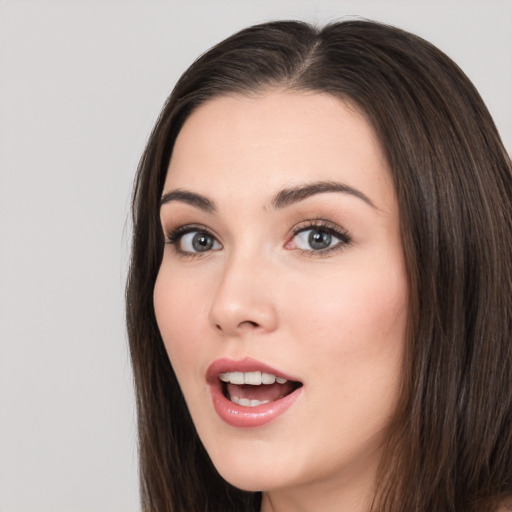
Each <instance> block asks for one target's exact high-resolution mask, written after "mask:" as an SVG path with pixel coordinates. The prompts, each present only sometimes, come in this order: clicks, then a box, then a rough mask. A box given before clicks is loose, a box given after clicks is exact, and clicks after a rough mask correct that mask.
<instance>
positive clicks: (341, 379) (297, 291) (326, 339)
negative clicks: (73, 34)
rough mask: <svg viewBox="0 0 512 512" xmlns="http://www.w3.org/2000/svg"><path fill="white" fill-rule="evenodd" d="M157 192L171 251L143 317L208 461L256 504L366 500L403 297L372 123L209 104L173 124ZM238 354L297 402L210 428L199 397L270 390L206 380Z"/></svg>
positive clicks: (271, 104) (300, 98)
mask: <svg viewBox="0 0 512 512" xmlns="http://www.w3.org/2000/svg"><path fill="white" fill-rule="evenodd" d="M318 183H321V185H320V186H318ZM311 184H317V186H315V187H310V185H311ZM333 184H336V185H333ZM308 187H309V188H308ZM289 189H294V190H295V192H292V193H289V194H284V193H283V190H289ZM176 191H180V193H178V194H177V193H176ZM183 191H186V192H187V193H188V195H187V194H183V193H181V192H183ZM297 191H298V192H297ZM163 195H164V197H165V201H164V202H163V204H162V207H161V220H162V226H163V229H164V232H165V236H166V237H167V238H168V237H169V234H171V240H170V242H171V243H167V244H166V245H165V248H164V254H163V259H162V264H161V267H160V270H159V274H158V278H157V281H156V285H155V290H154V304H155V312H156V317H157V322H158V326H159V329H160V332H161V334H162V337H163V340H164V342H165V345H166V348H167V352H168V354H169V358H170V360H171V363H172V365H173V368H174V371H175V372H176V376H177V378H178V381H179V383H180V386H181V388H182V391H183V394H184V396H185V400H186V402H187V405H188V407H189V410H190V413H191V415H192V418H193V420H194V423H195V425H196V428H197V431H198V434H199V436H200V438H201V441H202V442H203V444H204V446H205V448H206V450H207V451H208V453H209V455H210V457H211V459H212V461H213V463H214V465H215V466H216V468H217V470H218V471H219V472H220V474H221V475H222V476H223V477H224V478H225V479H226V480H227V481H229V482H230V483H232V484H233V485H235V486H237V487H239V488H242V489H245V490H251V491H259V490H263V492H264V495H263V503H262V512H271V511H273V512H292V511H293V512H312V511H315V512H317V511H318V510H321V511H322V512H334V511H336V512H359V511H363V510H365V509H367V508H368V504H369V500H371V497H372V495H373V492H374V482H375V474H376V469H377V466H378V463H379V460H380V456H381V449H382V442H383V439H384V435H385V431H386V428H387V427H388V425H389V421H390V418H391V416H392V414H393V411H394V409H395V406H396V397H397V393H398V391H397V390H398V386H399V381H400V375H401V366H402V358H403V351H404V346H405V330H406V321H407V304H408V296H407V293H408V289H407V279H406V272H405V266H404V259H403V252H402V245H401V239H400V229H399V217H398V206H397V199H396V195H395V191H394V187H393V184H392V179H391V176H390V172H389V169H388V166H387V163H386V161H385V159H384V157H383V154H382V150H381V148H380V145H379V143H378V141H377V139H376V136H375V134H374V132H373V130H372V128H371V127H370V125H369V124H368V122H367V121H366V120H365V118H364V116H363V115H362V114H361V113H359V112H358V110H357V109H356V108H354V107H353V106H351V105H347V104H344V103H342V102H341V101H340V100H338V99H336V98H334V97H332V96H330V95H327V94H319V93H292V92H286V91H278V90H271V91H267V92H265V93H262V94H259V95H255V96H251V97H249V96H236V97H235V96H226V97H220V98H216V99H213V100H210V101H209V102H207V103H205V104H203V105H201V106H200V107H199V108H198V109H197V110H196V111H195V112H194V113H193V114H192V115H191V116H190V118H189V119H188V120H187V121H186V123H185V124H184V126H183V128H182V130H181V132H180V134H179V136H178V138H177V141H176V144H175V147H174V151H173V155H172V158H171V162H170V165H169V170H168V173H167V177H166V180H165V185H164V191H163ZM205 199H206V200H207V201H204V200H205ZM177 229H178V232H176V230H177ZM247 358H251V360H253V361H256V363H254V362H253V363H251V364H252V365H253V366H254V365H256V366H257V365H258V364H262V365H263V364H265V365H268V366H269V367H271V368H273V369H276V370H275V371H276V373H279V372H282V374H284V375H286V376H288V378H289V380H293V381H296V382H298V383H300V384H298V383H297V384H294V386H293V388H290V387H286V386H290V384H284V385H282V388H281V389H283V390H285V391H286V393H289V392H291V391H294V390H295V388H296V387H297V386H299V389H297V390H295V391H294V392H293V394H292V395H290V396H293V397H296V398H294V399H293V401H292V402H291V405H290V406H289V407H287V408H286V410H284V412H282V413H280V414H277V415H276V416H275V417H272V419H271V420H270V421H267V422H265V423H263V424H259V423H258V421H260V420H259V419H257V418H256V420H254V421H256V423H251V424H250V425H246V424H238V423H237V422H238V421H239V419H238V418H239V417H240V416H243V414H241V415H240V414H234V415H233V417H234V419H233V423H230V421H226V419H225V418H224V417H222V414H221V415H219V412H218V410H217V409H216V408H215V406H214V404H213V402H214V399H213V398H212V389H220V390H222V391H223V393H224V395H227V398H224V397H221V400H224V402H223V407H225V406H226V404H228V407H227V408H226V409H225V410H229V404H232V402H231V395H232V394H234V393H237V394H240V395H241V396H242V395H243V394H244V393H248V391H244V389H245V390H247V388H250V389H251V390H252V389H255V388H256V387H257V388H258V389H264V390H266V389H270V388H271V387H274V388H277V387H279V385H278V384H277V383H276V384H274V385H273V386H268V388H266V387H265V386H263V385H262V386H248V385H246V386H245V387H244V388H242V387H238V388H237V386H236V385H233V384H222V383H221V381H220V380H218V379H217V376H216V375H215V379H214V380H215V381H216V382H217V383H214V384H213V385H212V383H211V382H207V379H208V378H209V377H208V372H209V371H210V370H209V369H210V367H211V365H212V363H214V362H215V361H218V360H223V361H224V360H226V359H227V360H229V361H231V362H232V363H229V364H233V365H234V366H236V365H237V364H239V362H240V361H245V360H246V359H247ZM214 367H215V368H217V367H216V366H215V365H214ZM252 369H254V370H257V368H252V367H251V370H252ZM227 370H230V368H227ZM229 375H232V374H229ZM212 386H213V387H212ZM226 386H228V388H226ZM229 386H231V387H229ZM226 389H228V391H226ZM237 390H238V391H237ZM256 393H257V392H256ZM265 393H266V391H262V392H261V396H260V395H258V398H262V397H263V396H264V395H265ZM283 394H284V392H283ZM251 396H252V395H251ZM271 398H272V399H276V398H277V402H280V401H281V399H280V397H276V396H272V397H271ZM257 403H259V402H257ZM272 404H273V402H271V403H270V405H269V404H267V405H261V406H259V407H260V409H258V408H255V409H252V410H249V409H250V408H249V407H245V409H243V411H245V410H249V413H252V412H254V411H258V410H262V411H263V410H265V411H266V410H270V409H271V407H270V406H272ZM234 407H235V409H236V408H237V407H238V409H236V410H237V411H240V410H242V409H240V407H242V406H240V405H238V406H234ZM265 408H267V409H265ZM269 408H270V409H269ZM235 412H236V411H235ZM228 415H229V414H228ZM256 416H258V415H257V414H256V415H255V417H256Z"/></svg>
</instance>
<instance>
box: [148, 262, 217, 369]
mask: <svg viewBox="0 0 512 512" xmlns="http://www.w3.org/2000/svg"><path fill="white" fill-rule="evenodd" d="M178 277H179V276H176V275H173V277H172V279H171V277H170V276H169V275H168V273H167V272H166V271H165V270H164V269H161V270H160V272H159V274H158V276H157V279H156V283H155V288H154V292H153V302H154V307H155V316H156V320H157V324H158V328H159V330H160V334H161V335H162V338H163V340H164V344H165V347H166V349H167V353H168V355H169V358H170V360H171V363H172V365H173V367H174V369H175V371H176V374H177V376H178V378H179V373H180V372H179V370H180V368H183V367H187V366H189V365H190V363H192V362H193V361H194V355H197V351H198V350H199V344H200V341H201V340H202V339H203V338H204V333H202V329H203V327H202V325H204V322H199V321H198V318H200V317H202V316H204V315H205V314H207V313H206V311H207V308H206V305H205V303H204V299H203V297H204V296H203V295H202V294H201V293H198V288H197V287H194V286H191V285H190V280H187V279H184V280H181V279H179V278H178Z"/></svg>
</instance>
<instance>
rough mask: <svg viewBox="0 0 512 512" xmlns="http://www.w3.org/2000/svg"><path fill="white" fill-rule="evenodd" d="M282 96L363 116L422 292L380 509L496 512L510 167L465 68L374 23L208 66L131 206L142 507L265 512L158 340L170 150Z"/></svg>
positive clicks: (500, 486)
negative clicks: (210, 435) (383, 164)
mask: <svg viewBox="0 0 512 512" xmlns="http://www.w3.org/2000/svg"><path fill="white" fill-rule="evenodd" d="M271 88H279V89H282V90H297V91H316V92H324V93H328V94H331V95H334V96H336V97H338V98H340V99H341V100H343V101H345V102H348V103H350V104H352V105H354V106H356V108H358V109H360V110H361V111H363V112H364V113H365V115H366V116H367V119H368V120H369V121H370V123H371V124H372V125H373V127H374V129H375V131H376V133H377V134H378V137H379V139H380V142H381V144H382V148H383V151H384V153H385V155H386V157H387V160H388V163H389V167H390V169H391V171H392V175H393V180H394V184H395V187H396V191H397V196H398V202H399V209H400V219H401V221H400V222H401V233H402V243H403V247H404V252H405V258H406V266H407V273H408V279H409V290H410V306H409V309H410V311H409V328H408V346H407V349H406V352H407V353H406V358H405V362H404V369H403V382H402V388H401V396H400V400H399V407H398V408H397V411H396V414H395V416H394V418H393V421H392V423H391V427H390V429H389V432H388V434H387V444H386V446H385V449H384V456H383V459H382V463H381V467H380V474H379V478H378V486H377V493H376V496H375V499H374V503H373V505H372V510H373V511H374V512H384V511H385V512H403V511H407V512H412V511H415V512H433V511H435V512H445V511H446V512H448V511H453V512H489V511H497V510H498V509H499V507H500V506H502V505H503V502H504V500H505V499H506V498H508V497H510V496H512V462H511V461H512V259H511V254H512V206H511V198H512V171H511V162H510V157H509V156H508V154H507V152H506V151H505V149H504V147H503V144H502V142H501V140H500V137H499V135H498V133H497V130H496V128H495V126H494V123H493V121H492V118H491V116H490V114H489V113H488V111H487V109H486V107H485V105H484V103H483V101H482V99H481V98H480V96H479V94H478V93H477V91H476V90H475V88H474V87H473V85H472V84H471V83H470V81H469V80H468V78H467V77H466V76H465V75H464V73H463V72H462V71H461V70H460V69H459V68H458V67H457V66H456V65H455V64H454V63H453V62H452V61H451V60H450V59H449V58H448V57H447V56H446V55H444V54H443V53H442V52H440V51H439V50H438V49H437V48H435V47H434V46H432V45H431V44H429V43H428V42H426V41H424V40H422V39H421V38H419V37H416V36H414V35H412V34H409V33H407V32H404V31H402V30H399V29H396V28H393V27H390V26H386V25H382V24H378V23H374V22H368V21H343V22H338V23H332V24H330V25H328V26H326V27H324V28H322V29H316V28H314V27H312V26H310V25H308V24H305V23H300V22H284V21H283V22H274V23H267V24H263V25H259V26H254V27H251V28H248V29H246V30H242V31H241V32H239V33H237V34H235V35H233V36H231V37H229V38H228V39H226V40H225V41H223V42H221V43H220V44H218V45H217V46H215V47H214V48H212V49H211V50H209V51H208V52H207V53H205V54H204V55H202V56H201V57H200V58H199V59H198V60H197V61H196V62H195V63H194V64H193V65H192V66H191V67H190V68H189V69H188V70H187V71H186V72H185V73H184V74H183V76H182V77H181V79H180V80H179V82H178V83H177V85H176V87H175V89H174V91H173V92H172V94H171V96H170V98H169V99H168V101H167V102H166V104H165V106H164V108H163V110H162V113H161V115H160V117H159V119H158V122H157V124H156V126H155V128H154V130H153V132H152V134H151V136H150V139H149V142H148V144H147V147H146V150H145V152H144V155H143V157H142V159H141V162H140V166H139V170H138V174H137V178H136V184H135V191H134V197H133V230H134V231H133V250H132V260H131V267H130V274H129V280H128V285H127V324H128V334H129V340H130V350H131V357H132V362H133V369H134V377H135V384H136V393H137V410H138V425H139V448H140V477H141V492H142V504H143V510H144V511H145V512H164V511H165V512H169V511H171V512H185V511H186V512H230V511H232V512H235V511H236V512H242V511H253V512H254V511H257V510H258V509H259V500H260V497H259V496H258V494H252V493H246V492H242V491H239V490H238V489H235V488H233V487H232V486H230V485H229V484H227V483H226V482H224V481H223V479H222V478H221V477H220V476H219V475H218V473H217V471H216V470H215V468H214V467H213V465H212V463H211V462H210V460H209V458H208V456H207V454H206V453H205V451H204V449H203V447H202V445H201V442H200V440H199V439H198V436H197V434H196V432H195V429H194V426H193V424H192V421H191V418H190V416H189V413H188V411H187V407H186V405H185V402H184V399H183V396H182V394H181V391H180V389H179V386H178V383H177V381H176V377H175V375H174V373H173V370H172V368H171V365H170V362H169V359H168V357H167V353H166V350H165V347H164V344H163V342H162V339H161V337H160V334H159V330H158V327H157V324H156V320H155V313H154V309H153V288H154V285H155V279H156V276H157V273H158V269H159V265H160V261H161V258H162V251H163V246H164V239H163V234H162V228H161V225H160V220H159V204H160V196H161V194H162V187H163V183H164V180H165V176H166V172H167V167H168V164H169V160H170V158H171V154H172V150H173V145H174V142H175V140H176V137H177V135H178V132H179V131H180V129H181V127H182V126H183V123H184V122H185V121H186V119H187V118H188V116H189V115H190V114H191V112H192V111H194V109H195V108H197V107H198V106H199V105H201V104H203V103H204V102H206V101H208V100H210V99H212V98H214V97H218V96H220V95H229V94H246V95H247V94H258V93H259V92H263V91H265V90H268V89H271Z"/></svg>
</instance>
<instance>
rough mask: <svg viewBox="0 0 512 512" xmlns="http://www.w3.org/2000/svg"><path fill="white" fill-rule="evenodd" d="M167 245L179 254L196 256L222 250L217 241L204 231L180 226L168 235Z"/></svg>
mask: <svg viewBox="0 0 512 512" xmlns="http://www.w3.org/2000/svg"><path fill="white" fill-rule="evenodd" d="M167 243H169V244H171V245H174V246H175V247H176V251H177V252H180V253H188V254H196V253H203V252H208V251H212V250H213V251H215V250H219V249H221V248H222V246H221V244H220V243H219V242H218V240H217V239H216V238H215V237H214V236H213V235H212V234H211V233H209V232H208V231H206V230H204V229H197V228H196V229H195V228H193V227H191V226H189V227H186V226H182V227H180V228H178V229H177V230H175V231H173V232H172V233H170V234H169V236H168V240H167Z"/></svg>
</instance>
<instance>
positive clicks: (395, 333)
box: [287, 260, 408, 375]
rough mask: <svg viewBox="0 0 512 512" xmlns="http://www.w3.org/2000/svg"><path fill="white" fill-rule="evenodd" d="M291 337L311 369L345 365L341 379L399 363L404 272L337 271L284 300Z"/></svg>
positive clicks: (392, 269) (405, 296)
mask: <svg viewBox="0 0 512 512" xmlns="http://www.w3.org/2000/svg"><path fill="white" fill-rule="evenodd" d="M287 302H288V304H289V305H290V307H289V311H290V313H291V314H292V315H293V318H294V321H293V322H292V321H291V319H290V321H289V322H288V324H289V325H293V326H294V335H295V336H294V337H295V338H296V339H298V340H302V341H303V346H302V349H303V351H305V352H306V353H307V356H308V357H309V358H310V360H311V362H312V364H313V361H318V359H319V358H323V359H325V364H328V365H330V366H336V365H338V366H346V368H345V369H344V372H345V374H346V375H348V374H351V373H352V371H353V372H354V373H356V372H360V373H362V372H364V371H365V369H371V370H372V371H377V372H379V371H380V367H381V366H383V365H384V366H386V367H390V366H391V367H392V368H393V370H395V368H396V367H397V365H399V364H400V361H401V357H402V352H403V349H404V345H405V331H406V323H407V310H408V294H407V283H406V278H405V272H403V271H402V268H400V267H397V265H396V260H395V262H394V265H391V266H389V267H388V268H387V269H386V268H381V267H380V266H379V267H375V268H374V269H372V268H371V267H368V266H366V268H364V266H363V268H361V269H356V268H354V267H351V271H350V272H340V273H338V275H337V276H336V275H335V276H331V278H330V279H329V280H325V282H318V283H317V285H316V286H315V287H311V286H301V288H300V289H297V288H295V289H294V293H290V295H289V297H288V301H287Z"/></svg>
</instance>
